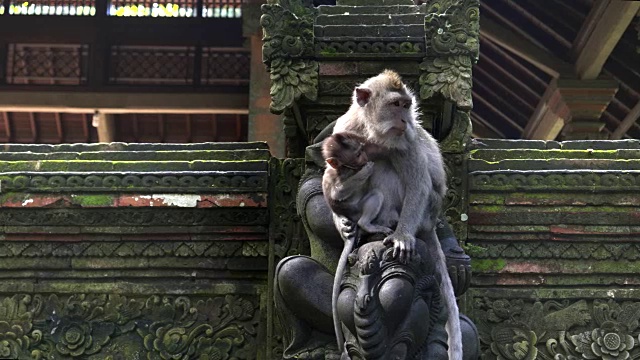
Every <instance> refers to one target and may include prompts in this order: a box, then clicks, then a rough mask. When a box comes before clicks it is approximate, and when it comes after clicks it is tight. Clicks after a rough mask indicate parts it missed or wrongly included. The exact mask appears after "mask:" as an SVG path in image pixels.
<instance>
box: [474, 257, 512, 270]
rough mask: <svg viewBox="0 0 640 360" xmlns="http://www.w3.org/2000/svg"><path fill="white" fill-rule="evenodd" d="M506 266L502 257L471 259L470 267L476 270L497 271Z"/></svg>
mask: <svg viewBox="0 0 640 360" xmlns="http://www.w3.org/2000/svg"><path fill="white" fill-rule="evenodd" d="M505 266H507V261H506V260H504V259H473V258H472V259H471V269H472V270H473V271H478V272H498V271H500V270H502V269H504V267H505Z"/></svg>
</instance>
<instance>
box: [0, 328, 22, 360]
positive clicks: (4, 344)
mask: <svg viewBox="0 0 640 360" xmlns="http://www.w3.org/2000/svg"><path fill="white" fill-rule="evenodd" d="M18 341H20V339H18V338H17V337H16V335H15V334H13V333H8V334H0V359H17V358H18V354H19V352H20V347H21V346H20V343H18ZM20 342H21V341H20Z"/></svg>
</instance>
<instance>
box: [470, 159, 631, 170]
mask: <svg viewBox="0 0 640 360" xmlns="http://www.w3.org/2000/svg"><path fill="white" fill-rule="evenodd" d="M468 166H469V171H470V172H473V171H508V170H513V171H521V172H531V173H535V172H540V171H564V170H585V171H596V170H597V171H609V170H611V171H616V170H625V171H638V169H640V159H622V160H612V159H534V160H529V159H520V160H514V159H507V160H498V161H487V160H469V161H468Z"/></svg>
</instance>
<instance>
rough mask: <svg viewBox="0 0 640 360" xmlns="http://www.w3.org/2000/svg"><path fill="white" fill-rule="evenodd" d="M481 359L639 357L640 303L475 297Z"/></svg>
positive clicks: (611, 359) (608, 359)
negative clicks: (480, 342)
mask: <svg viewBox="0 0 640 360" xmlns="http://www.w3.org/2000/svg"><path fill="white" fill-rule="evenodd" d="M474 307H475V309H476V314H477V316H476V323H477V324H478V330H479V331H480V339H481V341H482V345H483V355H482V359H499V360H525V359H526V360H534V359H557V360H582V359H589V360H591V359H594V360H595V359H604V360H614V359H616V360H625V359H637V358H638V357H640V327H639V324H640V302H622V303H618V302H615V301H614V300H593V301H587V300H578V301H575V302H569V301H568V300H565V301H562V302H559V301H546V302H540V301H536V302H533V303H528V302H526V301H524V300H521V299H514V300H507V299H498V300H492V299H488V298H475V304H474Z"/></svg>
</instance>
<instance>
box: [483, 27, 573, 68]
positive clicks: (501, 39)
mask: <svg viewBox="0 0 640 360" xmlns="http://www.w3.org/2000/svg"><path fill="white" fill-rule="evenodd" d="M480 33H481V34H482V35H483V36H485V37H486V38H488V39H489V40H491V41H493V42H494V43H496V44H498V45H500V46H502V47H504V48H506V49H508V50H509V51H511V52H513V53H514V54H516V55H518V56H520V57H521V58H523V59H524V60H526V61H528V62H529V63H531V64H532V65H534V66H535V67H537V68H539V69H540V70H542V71H544V72H545V73H547V74H549V75H550V76H552V77H554V78H557V77H558V76H560V74H570V73H572V72H573V67H572V66H571V65H570V64H568V63H566V62H564V61H562V60H560V59H558V58H557V57H555V56H554V55H553V54H551V53H550V52H548V51H547V50H546V49H544V48H542V47H540V46H538V45H536V44H534V43H532V42H531V41H529V40H528V39H527V38H525V37H524V36H522V35H520V34H518V33H516V32H514V31H511V30H510V29H507V28H505V27H504V26H502V25H500V24H498V23H497V22H495V21H493V20H491V19H489V18H487V17H486V16H485V17H483V18H482V19H480Z"/></svg>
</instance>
